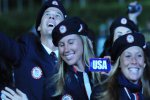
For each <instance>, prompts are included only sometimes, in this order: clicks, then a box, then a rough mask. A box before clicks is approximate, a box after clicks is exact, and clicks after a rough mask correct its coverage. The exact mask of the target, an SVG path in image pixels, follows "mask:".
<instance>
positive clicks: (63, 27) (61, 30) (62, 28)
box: [59, 25, 67, 34]
mask: <svg viewBox="0 0 150 100" xmlns="http://www.w3.org/2000/svg"><path fill="white" fill-rule="evenodd" d="M59 31H60V33H62V34H63V33H65V32H66V31H67V28H66V26H64V25H61V26H60V27H59Z"/></svg>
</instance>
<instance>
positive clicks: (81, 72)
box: [47, 17, 100, 100]
mask: <svg viewBox="0 0 150 100" xmlns="http://www.w3.org/2000/svg"><path fill="white" fill-rule="evenodd" d="M88 36H89V34H88V27H87V25H86V24H85V23H84V22H83V21H82V20H80V19H79V18H77V17H73V18H68V19H65V20H64V21H62V22H61V23H60V24H58V25H57V26H56V27H55V28H54V30H53V32H52V39H53V43H54V45H55V46H58V49H59V54H60V59H59V60H60V67H59V72H58V73H57V74H56V75H54V77H53V78H50V79H49V82H52V81H53V84H56V90H55V93H54V94H53V96H54V98H55V97H58V98H61V99H63V100H64V99H66V98H67V99H68V98H69V100H89V99H90V95H91V92H92V88H93V86H94V85H96V84H97V83H99V82H100V78H99V74H98V73H93V72H90V71H89V59H90V58H92V57H94V52H93V46H91V45H92V44H91V40H90V39H89V37H88ZM51 85H52V84H49V83H48V87H49V88H50V87H51ZM52 86H53V85H52ZM49 88H48V89H49ZM48 89H47V90H48Z"/></svg>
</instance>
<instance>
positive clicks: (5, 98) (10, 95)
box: [1, 87, 28, 100]
mask: <svg viewBox="0 0 150 100" xmlns="http://www.w3.org/2000/svg"><path fill="white" fill-rule="evenodd" d="M1 99H2V100H28V98H27V96H26V94H24V93H23V92H22V91H20V90H19V89H16V92H15V91H14V90H12V89H10V88H8V87H5V90H2V91H1Z"/></svg>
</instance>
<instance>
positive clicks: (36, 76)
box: [31, 66, 43, 79]
mask: <svg viewBox="0 0 150 100" xmlns="http://www.w3.org/2000/svg"><path fill="white" fill-rule="evenodd" d="M42 74H43V73H42V70H41V68H40V67H38V66H37V67H34V68H33V69H32V70H31V75H32V77H33V78H34V79H40V78H41V77H42Z"/></svg>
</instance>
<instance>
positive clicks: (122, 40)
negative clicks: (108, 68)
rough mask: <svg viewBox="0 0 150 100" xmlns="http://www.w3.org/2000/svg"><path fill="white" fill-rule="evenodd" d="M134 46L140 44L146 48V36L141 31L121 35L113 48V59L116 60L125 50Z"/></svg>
mask: <svg viewBox="0 0 150 100" xmlns="http://www.w3.org/2000/svg"><path fill="white" fill-rule="evenodd" d="M132 46H139V47H141V48H142V49H145V48H146V44H145V38H144V36H143V35H142V34H141V33H129V34H126V35H123V36H120V37H119V38H118V39H117V40H116V41H115V42H114V44H113V46H112V48H111V59H112V61H116V60H117V58H118V57H119V56H120V55H121V54H122V52H123V51H124V50H126V49H127V48H129V47H132Z"/></svg>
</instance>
